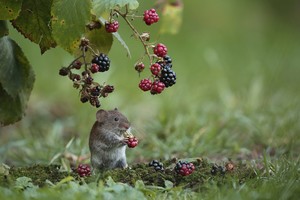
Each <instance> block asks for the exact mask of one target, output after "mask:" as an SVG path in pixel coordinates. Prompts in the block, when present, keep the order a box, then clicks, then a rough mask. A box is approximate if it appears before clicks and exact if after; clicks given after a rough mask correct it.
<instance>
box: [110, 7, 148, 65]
mask: <svg viewBox="0 0 300 200" xmlns="http://www.w3.org/2000/svg"><path fill="white" fill-rule="evenodd" d="M114 11H115V12H117V13H118V14H119V15H120V16H121V17H122V18H123V19H124V20H125V22H126V23H127V24H128V26H129V27H130V28H131V30H132V31H133V33H134V35H135V36H136V37H137V38H139V40H140V41H141V42H142V44H143V47H144V49H145V54H146V55H147V56H148V57H149V60H150V64H152V60H153V59H152V56H151V54H150V52H149V49H148V47H149V45H148V44H147V43H146V42H145V41H144V39H143V38H142V36H141V34H140V33H139V32H138V31H137V30H136V28H135V27H134V26H133V25H132V24H131V23H130V21H129V20H128V19H127V17H128V15H127V14H128V6H127V5H126V12H125V13H121V12H120V11H119V10H116V9H115V10H114Z"/></svg>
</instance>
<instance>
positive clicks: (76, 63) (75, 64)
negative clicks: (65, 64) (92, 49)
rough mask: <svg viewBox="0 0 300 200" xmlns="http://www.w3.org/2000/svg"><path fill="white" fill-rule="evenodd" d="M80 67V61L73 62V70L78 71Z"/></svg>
mask: <svg viewBox="0 0 300 200" xmlns="http://www.w3.org/2000/svg"><path fill="white" fill-rule="evenodd" d="M81 65H82V63H81V62H80V60H76V61H75V62H73V64H72V67H73V68H74V69H80V68H81Z"/></svg>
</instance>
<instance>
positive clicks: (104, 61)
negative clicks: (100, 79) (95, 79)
mask: <svg viewBox="0 0 300 200" xmlns="http://www.w3.org/2000/svg"><path fill="white" fill-rule="evenodd" d="M92 63H95V64H97V65H98V66H99V72H105V71H107V70H109V67H110V60H109V58H108V56H107V55H105V54H104V53H100V55H99V56H97V57H94V58H93V60H92Z"/></svg>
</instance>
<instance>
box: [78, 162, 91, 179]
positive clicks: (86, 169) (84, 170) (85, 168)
mask: <svg viewBox="0 0 300 200" xmlns="http://www.w3.org/2000/svg"><path fill="white" fill-rule="evenodd" d="M76 171H77V173H78V174H79V176H81V177H85V176H90V175H91V167H90V166H89V165H88V164H79V165H78V167H77V169H76Z"/></svg>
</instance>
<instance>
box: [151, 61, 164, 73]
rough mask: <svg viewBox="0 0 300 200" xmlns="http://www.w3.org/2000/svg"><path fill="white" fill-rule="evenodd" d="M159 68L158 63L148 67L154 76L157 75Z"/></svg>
mask: <svg viewBox="0 0 300 200" xmlns="http://www.w3.org/2000/svg"><path fill="white" fill-rule="evenodd" d="M160 69H161V66H160V64H158V63H154V64H152V65H151V67H150V70H151V73H152V74H153V75H155V76H158V74H159V72H160Z"/></svg>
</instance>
